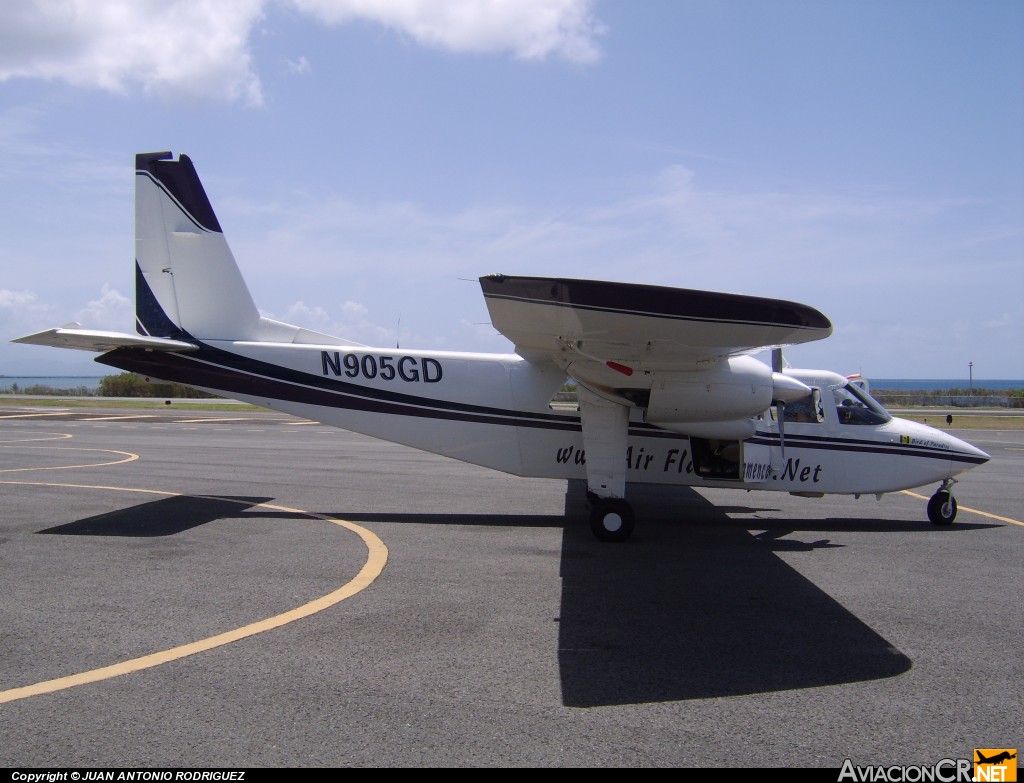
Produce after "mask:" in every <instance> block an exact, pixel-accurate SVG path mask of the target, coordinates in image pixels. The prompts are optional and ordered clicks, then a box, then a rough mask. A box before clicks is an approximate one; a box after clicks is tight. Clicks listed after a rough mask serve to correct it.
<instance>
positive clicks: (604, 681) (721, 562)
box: [341, 482, 988, 707]
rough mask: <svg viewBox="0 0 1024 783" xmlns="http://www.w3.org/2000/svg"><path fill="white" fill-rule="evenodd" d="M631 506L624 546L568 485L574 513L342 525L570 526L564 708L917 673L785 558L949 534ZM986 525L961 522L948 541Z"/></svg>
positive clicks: (641, 498)
mask: <svg viewBox="0 0 1024 783" xmlns="http://www.w3.org/2000/svg"><path fill="white" fill-rule="evenodd" d="M630 499H631V501H632V502H633V504H634V508H635V509H636V513H637V517H638V519H640V520H641V523H640V524H638V526H637V531H636V533H635V534H634V536H633V538H632V539H631V540H630V541H628V542H626V543H624V544H615V545H608V544H602V543H600V542H598V541H595V540H594V538H593V536H592V534H591V532H590V528H589V525H588V524H587V506H586V503H585V487H584V485H583V483H582V482H568V488H567V491H566V498H565V516H549V515H537V516H530V515H483V514H476V515H473V514H467V515H441V514H422V515H418V514H411V513H405V514H386V513H353V512H351V511H346V512H341V516H343V517H344V518H346V519H349V520H352V521H364V522H373V521H388V522H408V523H410V524H437V525H441V524H447V525H452V524H461V525H474V524H475V525H483V526H533V527H542V526H543V527H547V526H552V525H555V526H562V527H563V529H564V533H563V537H562V557H561V569H560V570H561V577H562V600H561V611H560V618H559V649H558V656H559V668H560V673H561V684H562V701H563V703H564V704H565V705H566V706H570V707H594V706H602V705H614V704H636V703H648V702H660V701H680V700H686V699H705V698H714V697H721V696H738V695H744V694H751V693H764V692H770V691H782V690H792V689H799V688H812V687H820V686H827V685H838V684H842V683H850V682H860V681H866V680H876V679H883V678H887V677H895V676H898V675H900V674H903V673H904V672H906V671H908V670H909V669H910V667H911V665H912V663H911V660H910V659H909V658H908V657H907V656H906V655H904V654H903V653H901V652H900V651H899V650H897V649H895V648H894V647H893V645H892V644H891V643H890V642H889V641H887V640H886V639H884V638H883V637H881V636H880V635H879V634H877V633H876V632H875V631H874V630H872V629H871V628H870V627H868V626H867V625H866V624H865V623H863V622H862V621H861V620H859V619H858V618H857V617H856V616H854V615H853V614H852V613H851V612H849V611H848V610H847V609H845V608H844V607H843V606H841V605H840V604H839V603H838V602H837V601H835V600H834V599H833V598H832V597H831V596H829V595H828V594H827V593H825V592H824V591H822V590H821V589H820V588H818V587H817V586H816V585H815V584H814V583H812V582H811V581H809V580H808V579H806V578H805V577H804V576H802V575H801V574H800V573H798V572H797V571H796V570H794V569H793V568H791V567H790V566H789V565H788V564H787V563H785V562H784V561H783V560H782V559H780V558H779V557H778V556H777V555H776V554H775V552H778V551H810V550H816V549H822V550H824V549H828V548H833V547H838V546H841V544H836V543H833V542H832V541H830V540H829V539H828V538H822V539H821V540H818V541H814V542H799V541H791V540H786V539H784V538H783V537H784V536H786V535H787V534H789V533H793V532H795V531H800V532H806V531H821V532H823V533H828V532H833V533H834V532H838V531H844V530H848V531H869V532H870V531H878V533H879V534H880V535H884V534H887V533H892V532H894V531H899V532H914V531H921V532H922V533H930V534H935V533H936V532H938V531H936V529H935V528H934V527H933V526H931V525H928V524H927V522H919V521H913V522H905V523H901V522H898V521H896V522H894V521H893V520H882V519H871V518H856V519H846V518H840V519H824V520H822V519H811V520H803V519H753V520H752V519H742V518H740V519H732V518H730V517H729V516H727V515H728V514H730V513H733V514H743V513H754V512H757V511H765V510H775V511H777V510H778V509H766V508H762V507H758V508H755V507H746V506H724V505H723V506H715V505H713V504H712V503H710V502H709V501H708V500H706V499H705V498H704V497H703V496H702V495H701V494H699V493H698V492H696V491H694V490H693V489H691V488H688V487H662V486H648V485H636V486H631V488H630ZM987 526H988V525H965V524H958V525H955V526H953V527H951V528H949V529H948V531H957V532H964V531H965V530H969V529H972V528H975V527H987ZM752 531H758V532H757V533H753V532H752ZM941 532H942V533H943V534H945V533H947V530H945V529H944V530H942V531H941Z"/></svg>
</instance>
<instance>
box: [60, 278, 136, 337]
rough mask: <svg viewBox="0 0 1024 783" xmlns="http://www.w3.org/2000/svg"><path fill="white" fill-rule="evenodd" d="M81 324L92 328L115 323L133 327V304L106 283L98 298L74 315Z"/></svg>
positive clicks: (103, 327)
mask: <svg viewBox="0 0 1024 783" xmlns="http://www.w3.org/2000/svg"><path fill="white" fill-rule="evenodd" d="M75 319H76V320H78V321H79V322H80V323H81V324H82V326H84V327H86V328H93V329H97V328H98V329H110V328H112V325H117V326H118V328H121V329H129V328H134V324H135V304H134V302H133V301H132V300H131V299H129V298H128V297H126V296H123V295H122V294H121V293H120V292H119V291H117V290H116V289H114V288H111V287H110V286H109V285H107V284H106V283H104V284H103V288H102V289H101V291H100V296H99V298H98V299H93V300H92V301H90V302H89V303H88V304H87V305H86V306H85V308H84V309H83V310H79V311H78V313H77V314H76V315H75Z"/></svg>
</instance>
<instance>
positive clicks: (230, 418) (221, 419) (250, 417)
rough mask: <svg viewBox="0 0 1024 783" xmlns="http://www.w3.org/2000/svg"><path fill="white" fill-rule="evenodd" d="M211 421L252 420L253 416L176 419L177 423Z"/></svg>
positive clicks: (203, 422) (204, 422)
mask: <svg viewBox="0 0 1024 783" xmlns="http://www.w3.org/2000/svg"><path fill="white" fill-rule="evenodd" d="M209 421H252V416H238V417H227V416H225V417H210V418H208V419H175V420H174V423H175V424H206V423H207V422H209Z"/></svg>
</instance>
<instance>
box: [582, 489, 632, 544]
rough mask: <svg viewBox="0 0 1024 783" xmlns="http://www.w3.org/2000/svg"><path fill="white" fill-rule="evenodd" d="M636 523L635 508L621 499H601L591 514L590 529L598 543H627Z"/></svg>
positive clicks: (595, 504)
mask: <svg viewBox="0 0 1024 783" xmlns="http://www.w3.org/2000/svg"><path fill="white" fill-rule="evenodd" d="M634 522H635V520H634V518H633V507H632V506H631V505H629V503H627V502H626V501H625V500H622V499H620V498H607V499H600V500H598V501H597V502H596V503H594V508H593V509H592V510H591V512H590V529H591V531H592V532H593V533H594V536H595V537H596V538H597V540H598V541H611V542H618V541H625V540H626V539H628V538H629V537H630V536H631V535H632V534H633V526H634Z"/></svg>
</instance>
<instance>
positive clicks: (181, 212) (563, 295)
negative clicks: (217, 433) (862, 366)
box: [15, 152, 989, 541]
mask: <svg viewBox="0 0 1024 783" xmlns="http://www.w3.org/2000/svg"><path fill="white" fill-rule="evenodd" d="M135 168H136V171H135V182H136V192H135V258H136V263H135V296H136V301H135V308H136V317H137V323H136V328H137V330H138V334H128V333H119V332H106V331H96V330H90V329H81V328H77V324H76V325H71V326H68V327H63V328H58V329H50V330H47V331H44V332H40V333H38V334H33V335H29V336H27V337H22V338H19V339H18V340H15V342H21V343H31V344H37V345H52V346H59V347H64V348H78V349H84V350H89V351H98V352H100V353H101V355H100V356H99V357H97V359H96V360H97V361H98V362H101V363H103V364H107V365H110V366H111V367H116V368H119V369H122V370H129V371H133V372H137V373H141V374H143V375H146V376H150V377H152V378H159V379H161V380H164V381H172V382H178V383H183V384H187V385H189V386H193V387H196V388H199V389H204V390H206V391H210V392H214V393H217V394H222V395H226V396H228V397H233V398H235V399H238V400H243V401H246V402H250V403H255V404H256V405H261V406H264V407H267V408H272V409H274V410H278V411H283V412H285V413H289V414H293V415H295V416H301V417H304V418H308V419H312V420H315V421H320V422H323V423H325V424H331V425H335V426H338V427H342V428H344V429H347V430H352V431H355V432H360V433H364V434H366V435H371V436H373V437H376V438H382V439H385V440H389V441H394V442H397V443H401V444H405V445H407V446H412V447H415V448H418V449H423V450H425V451H430V452H435V453H438V454H443V455H445V456H448V457H453V458H455V459H458V460H463V461H465V462H470V463H474V464H477V465H483V466H486V467H489V468H494V469H496V470H501V471H505V472H507V473H512V474H515V475H519V476H534V477H542V478H557V479H583V478H585V479H586V482H587V489H588V498H589V500H590V505H591V519H590V521H591V527H592V529H593V532H594V534H595V535H596V536H597V537H598V538H599V539H601V540H605V541H622V540H625V539H626V538H628V537H629V535H630V533H631V532H632V530H633V526H634V514H633V510H632V508H631V506H630V504H629V502H628V501H627V500H626V484H627V482H647V483H668V484H680V485H689V486H695V487H734V488H740V489H747V490H751V489H761V490H780V491H784V492H791V493H793V494H796V495H806V496H811V497H819V496H822V495H826V494H835V493H838V494H852V495H860V494H875V495H877V496H881V495H882V494H884V493H887V492H894V491H897V490H901V489H907V488H910V487H919V486H922V485H924V484H928V483H931V482H939V486H938V489H937V490H936V492H935V494H934V495H933V496H932V498H931V500H930V501H929V503H928V516H929V518H930V519H931V521H932V522H934V523H935V524H938V525H941V524H949V523H950V522H952V521H953V518H954V517H955V516H956V511H957V507H956V501H955V500H954V498H953V496H952V494H951V492H950V489H951V487H952V485H953V483H954V478H953V477H954V476H956V475H957V474H958V473H961V472H963V471H965V470H968V469H970V468H972V467H974V466H976V465H980V464H982V463H984V462H986V461H987V460H988V459H989V456H988V455H987V454H986V453H985V452H983V451H981V450H979V449H976V448H975V447H973V446H971V445H970V444H968V443H965V442H964V441H962V440H959V439H957V438H954V437H953V436H951V435H950V434H948V433H946V432H941V431H939V430H936V429H933V428H931V427H927V426H924V425H921V424H917V423H915V422H911V421H905V420H902V419H898V418H894V417H893V416H891V415H890V414H889V413H888V412H887V411H886V410H885V409H884V408H883V407H882V406H881V405H880V404H878V403H877V402H876V401H875V400H874V399H872V397H871V396H870V395H869V394H868V393H867V392H866V391H865V390H864V389H863V388H862V387H861V386H859V385H857V384H855V383H851V382H849V381H848V379H847V378H846V377H844V376H842V375H838V374H836V373H832V372H826V371H821V370H795V369H789V368H784V367H783V362H782V355H781V349H782V347H784V346H787V345H793V344H797V343H805V342H809V341H812V340H820V339H822V338H824V337H827V336H828V335H829V334H830V333H831V331H832V326H831V324H830V323H829V321H828V319H827V318H825V316H824V315H822V314H821V313H820V312H818V311H817V310H815V309H813V308H811V307H808V306H806V305H802V304H797V303H794V302H787V301H783V300H778V299H764V298H758V297H751V296H740V295H735V294H724V293H712V292H707V291H693V290H686V289H676V288H664V287H658V286H650V285H632V284H624V283H609V282H598V281H592V280H572V279H563V278H541V277H512V276H506V275H488V276H486V277H481V278H480V285H481V288H482V289H483V295H484V298H485V300H486V302H487V307H488V309H489V311H490V316H491V321H492V323H493V324H494V327H495V328H496V329H497V330H498V331H499V332H501V333H502V334H503V335H505V336H506V337H507V338H509V339H510V340H511V341H512V342H513V343H514V344H515V350H516V352H515V353H514V354H507V355H505V354H479V353H454V352H441V351H411V350H404V349H403V350H399V349H398V348H395V349H385V348H372V347H369V346H365V345H360V344H358V343H355V342H352V341H350V340H345V339H341V338H337V337H331V336H329V335H325V334H319V333H316V332H312V331H309V330H307V329H303V328H301V327H297V326H291V325H289V324H285V323H281V322H279V321H274V320H271V319H269V318H266V317H264V316H261V315H260V313H259V311H258V310H257V308H256V305H255V303H254V302H253V300H252V297H251V296H250V294H249V290H248V288H247V287H246V284H245V282H244V280H243V279H242V275H241V273H240V272H239V270H238V266H237V265H236V264H235V259H234V257H233V256H232V253H231V250H230V249H229V248H228V245H227V242H226V241H225V239H224V234H223V232H222V231H221V226H220V223H219V222H218V221H217V216H216V215H215V214H214V211H213V208H212V207H211V205H210V202H209V200H208V198H207V196H206V192H205V191H204V189H203V186H202V183H201V182H200V180H199V177H198V176H197V174H196V171H195V168H194V167H193V165H192V162H191V161H190V160H189V158H188V157H187V156H185V155H181V156H180V157H179V159H178V160H174V159H173V156H172V154H171V153H170V152H157V153H149V154H141V155H138V156H137V157H136V165H135ZM766 350H771V351H772V366H771V367H769V366H768V365H767V364H765V363H762V362H761V361H759V360H758V359H756V358H754V357H753V356H752V354H755V353H758V352H761V351H766ZM567 377H568V378H570V379H572V380H573V381H575V384H576V387H577V390H578V400H579V402H578V409H569V410H566V409H564V408H563V409H559V407H558V406H553V405H552V404H551V401H552V399H553V397H554V395H555V393H556V392H557V391H558V390H559V389H560V388H561V387H562V385H563V383H564V382H565V381H566V379H567Z"/></svg>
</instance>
